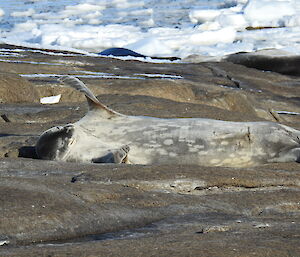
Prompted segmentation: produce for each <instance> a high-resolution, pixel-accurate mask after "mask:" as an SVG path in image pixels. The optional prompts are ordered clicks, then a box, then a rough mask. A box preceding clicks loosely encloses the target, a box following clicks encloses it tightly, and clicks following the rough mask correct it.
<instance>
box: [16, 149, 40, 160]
mask: <svg viewBox="0 0 300 257" xmlns="http://www.w3.org/2000/svg"><path fill="white" fill-rule="evenodd" d="M18 157H22V158H31V159H39V158H38V156H37V154H36V151H35V147H34V146H22V147H20V148H19V155H18Z"/></svg>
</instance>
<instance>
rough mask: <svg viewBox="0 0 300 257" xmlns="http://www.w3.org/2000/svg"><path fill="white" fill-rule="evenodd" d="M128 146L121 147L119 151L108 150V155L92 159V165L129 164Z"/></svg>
mask: <svg viewBox="0 0 300 257" xmlns="http://www.w3.org/2000/svg"><path fill="white" fill-rule="evenodd" d="M129 150H130V148H129V146H128V145H125V146H122V147H121V148H120V149H116V150H110V151H109V153H108V154H106V155H104V156H102V157H99V158H94V159H92V162H93V163H117V164H119V163H129V162H128V159H127V157H128V153H129Z"/></svg>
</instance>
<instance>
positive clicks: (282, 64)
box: [224, 51, 300, 76]
mask: <svg viewBox="0 0 300 257" xmlns="http://www.w3.org/2000/svg"><path fill="white" fill-rule="evenodd" d="M268 52H269V51H263V52H257V54H255V53H237V54H232V55H229V56H228V57H226V58H225V59H224V60H226V61H229V62H232V63H235V64H241V65H245V66H247V67H249V68H255V69H259V70H263V71H273V72H278V73H281V74H285V75H292V76H300V70H299V66H300V56H298V55H295V56H290V55H281V56H278V55H277V54H276V52H275V55H270V54H268Z"/></svg>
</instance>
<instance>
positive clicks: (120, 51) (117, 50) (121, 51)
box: [98, 47, 181, 61]
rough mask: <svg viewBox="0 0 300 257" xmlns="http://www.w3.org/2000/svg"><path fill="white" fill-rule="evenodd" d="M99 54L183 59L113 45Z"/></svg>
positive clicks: (171, 59)
mask: <svg viewBox="0 0 300 257" xmlns="http://www.w3.org/2000/svg"><path fill="white" fill-rule="evenodd" d="M98 54H99V55H103V56H115V57H120V56H122V57H125V56H131V57H141V58H150V59H154V60H169V61H177V60H181V58H179V57H174V56H171V57H157V56H146V55H143V54H140V53H137V52H135V51H132V50H130V49H127V48H122V47H113V48H108V49H105V50H103V51H102V52H100V53H98Z"/></svg>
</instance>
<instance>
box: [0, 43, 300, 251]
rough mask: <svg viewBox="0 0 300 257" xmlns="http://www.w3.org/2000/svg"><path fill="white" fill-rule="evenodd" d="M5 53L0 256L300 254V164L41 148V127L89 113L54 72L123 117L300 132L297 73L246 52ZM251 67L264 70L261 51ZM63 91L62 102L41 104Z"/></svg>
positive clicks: (0, 90)
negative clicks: (51, 155)
mask: <svg viewBox="0 0 300 257" xmlns="http://www.w3.org/2000/svg"><path fill="white" fill-rule="evenodd" d="M0 55H1V57H0V157H1V158H0V201H1V204H0V214H1V219H0V221H1V222H0V256H24V257H25V256H49V257H50V256H52V257H54V256H85V257H86V256H264V257H265V256H298V255H299V252H300V244H299V241H300V172H299V171H300V166H299V163H280V164H268V165H264V166H259V167H252V168H221V167H200V166H183V165H182V166H180V165H179V166H178V165H170V166H164V165H150V166H143V165H125V164H122V165H111V164H110V165H108V164H107V165H106V164H105V165H104V164H103V165H102V164H101V165H99V164H75V163H63V162H52V161H44V160H38V159H36V156H35V152H34V145H35V142H36V140H37V138H38V136H39V134H40V133H41V132H42V131H44V130H45V129H48V128H50V127H52V126H55V125H61V124H66V123H70V122H74V121H76V120H78V119H80V118H81V117H82V116H83V115H84V114H85V112H86V110H87V105H86V102H85V98H84V96H83V95H81V94H80V93H78V92H76V91H75V90H73V89H71V88H68V87H66V86H64V85H62V84H61V83H59V82H58V81H57V76H61V75H65V74H70V75H75V76H78V77H79V78H80V79H81V80H83V81H84V82H85V83H86V84H87V85H88V86H89V88H90V89H91V90H92V91H93V92H94V93H95V94H96V95H97V96H98V97H99V99H101V101H102V102H103V103H105V104H106V105H108V106H109V107H110V108H112V109H114V110H116V111H118V112H121V113H124V114H130V115H147V116H155V117H170V118H173V117H205V118H213V119H219V120H230V121H256V120H269V121H274V122H280V123H283V124H286V125H289V126H291V127H294V128H296V129H300V92H299V85H300V77H299V76H298V74H297V72H295V73H293V74H292V75H291V74H290V73H289V74H286V72H282V73H279V72H281V69H278V68H277V69H273V70H275V71H277V73H276V72H275V71H264V70H259V69H255V68H250V67H246V66H244V65H241V64H245V63H243V60H244V59H243V58H244V57H243V56H242V57H243V58H242V59H241V58H240V57H231V58H228V59H227V61H226V60H224V61H221V62H201V63H185V62H184V61H181V62H180V61H175V62H169V61H166V62H163V63H153V62H145V61H142V60H140V61H138V60H123V59H116V58H110V57H99V56H93V55H91V56H86V55H81V54H78V53H71V52H59V51H50V50H45V49H30V48H24V47H17V46H11V45H1V46H0ZM235 60H237V61H236V62H239V63H240V64H234V63H232V62H235ZM267 60H268V67H269V66H272V58H270V59H267ZM291 60H292V61H291V63H290V66H289V70H293V71H294V70H297V69H296V68H293V67H291V66H292V65H295V64H296V63H297V61H295V60H296V59H295V58H292V59H291ZM230 61H232V62H230ZM258 61H259V62H260V63H261V57H259V58H258ZM288 62H289V59H286V61H285V63H286V65H287V66H288V65H289V63H288ZM253 63H254V64H253ZM278 63H280V62H278V59H276V60H275V61H274V65H275V66H276V65H278ZM245 65H246V64H245ZM248 66H249V65H248ZM251 67H257V68H260V65H257V66H255V58H254V57H253V56H252V57H251ZM270 70H272V69H270ZM59 94H61V101H60V102H59V103H58V104H53V105H42V104H40V103H39V101H40V98H42V97H47V96H53V95H59Z"/></svg>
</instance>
